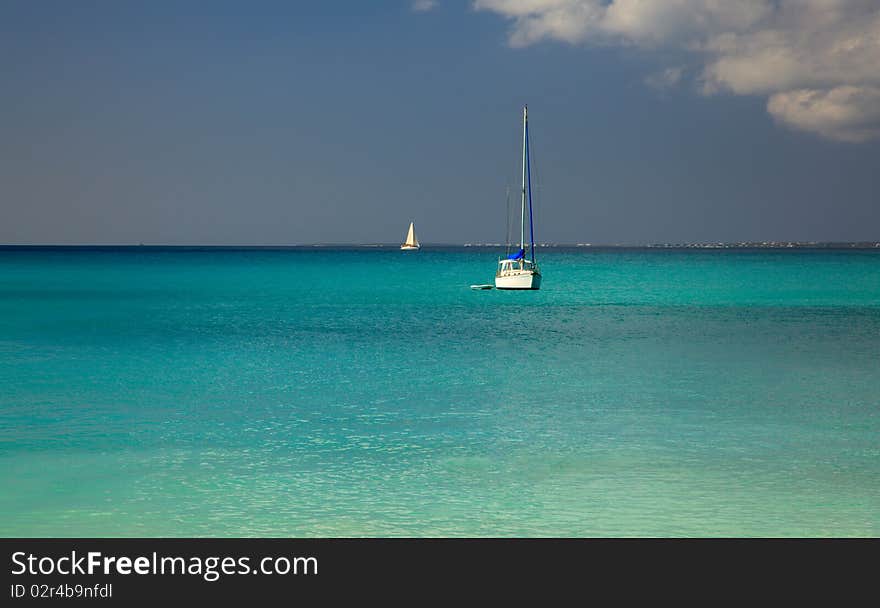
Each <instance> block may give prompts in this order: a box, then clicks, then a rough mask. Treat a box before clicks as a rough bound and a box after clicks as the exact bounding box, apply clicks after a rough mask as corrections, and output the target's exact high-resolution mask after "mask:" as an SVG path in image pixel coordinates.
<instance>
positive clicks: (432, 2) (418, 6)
mask: <svg viewBox="0 0 880 608" xmlns="http://www.w3.org/2000/svg"><path fill="white" fill-rule="evenodd" d="M410 7H411V8H412V10H413V11H415V12H417V13H427V12H428V11H432V10H434V9H435V8H437V0H414V1H413V3H412V4H411V5H410Z"/></svg>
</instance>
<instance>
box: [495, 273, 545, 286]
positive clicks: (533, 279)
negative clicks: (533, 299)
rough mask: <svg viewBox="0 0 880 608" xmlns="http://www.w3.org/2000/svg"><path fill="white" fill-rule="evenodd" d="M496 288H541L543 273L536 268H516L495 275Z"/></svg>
mask: <svg viewBox="0 0 880 608" xmlns="http://www.w3.org/2000/svg"><path fill="white" fill-rule="evenodd" d="M495 288H496V289H541V273H540V272H536V271H534V270H514V271H512V272H509V273H505V274H504V275H496V276H495Z"/></svg>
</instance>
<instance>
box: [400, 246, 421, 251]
mask: <svg viewBox="0 0 880 608" xmlns="http://www.w3.org/2000/svg"><path fill="white" fill-rule="evenodd" d="M400 250H401V251H418V250H419V246H418V245H401V246H400Z"/></svg>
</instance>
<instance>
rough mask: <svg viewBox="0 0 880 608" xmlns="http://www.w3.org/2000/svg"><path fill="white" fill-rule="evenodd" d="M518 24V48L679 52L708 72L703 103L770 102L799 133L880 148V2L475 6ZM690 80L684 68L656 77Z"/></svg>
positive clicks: (578, 1) (530, 1)
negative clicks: (714, 97) (542, 44)
mask: <svg viewBox="0 0 880 608" xmlns="http://www.w3.org/2000/svg"><path fill="white" fill-rule="evenodd" d="M474 7H475V8H476V9H477V10H484V11H491V12H494V13H497V14H499V15H502V16H504V17H507V18H508V19H510V20H511V22H512V28H511V32H510V38H509V43H510V44H511V45H512V46H527V45H530V44H534V43H536V42H539V41H541V40H559V41H563V42H567V43H570V44H581V43H585V44H594V45H625V46H632V47H637V48H641V49H644V50H646V51H650V50H653V49H663V50H664V51H666V52H668V51H669V50H670V49H672V50H677V51H680V52H682V53H686V54H689V55H691V56H694V57H696V58H697V60H698V61H699V62H700V63H701V64H702V71H701V72H700V75H699V81H700V84H701V90H702V92H703V93H705V94H708V95H711V94H720V93H733V94H737V95H762V96H766V97H767V98H768V104H767V109H768V111H769V112H770V113H771V115H772V116H773V117H774V118H775V119H777V120H778V121H779V122H781V123H784V124H786V125H788V126H790V127H793V128H796V129H800V130H804V131H809V132H813V133H817V134H819V135H822V136H824V137H828V138H832V139H837V140H842V141H864V140H867V139H872V138H880V112H878V110H877V107H878V104H877V101H878V97H877V91H878V87H880V2H878V0H612V1H609V0H475V1H474ZM680 79H681V71H680V68H676V67H669V68H667V69H666V70H662V71H661V72H659V73H657V74H654V75H652V76H648V77H647V78H646V79H645V81H646V82H647V83H648V84H650V85H651V86H660V87H668V86H671V85H674V84H675V83H677V82H678V81H679V80H680Z"/></svg>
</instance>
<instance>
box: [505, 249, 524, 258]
mask: <svg viewBox="0 0 880 608" xmlns="http://www.w3.org/2000/svg"><path fill="white" fill-rule="evenodd" d="M524 257H526V250H525V249H520V250H519V251H518V252H517V253H511V254H510V255H509V256H507V259H508V260H521V259H523V258H524Z"/></svg>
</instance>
